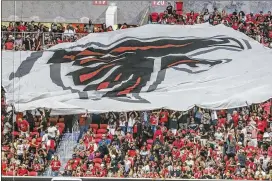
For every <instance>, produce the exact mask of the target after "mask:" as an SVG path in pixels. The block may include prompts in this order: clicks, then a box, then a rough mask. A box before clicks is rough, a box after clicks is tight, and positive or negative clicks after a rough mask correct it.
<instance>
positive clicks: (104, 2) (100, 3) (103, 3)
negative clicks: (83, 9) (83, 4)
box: [93, 1, 108, 5]
mask: <svg viewBox="0 0 272 181" xmlns="http://www.w3.org/2000/svg"><path fill="white" fill-rule="evenodd" d="M107 4H108V1H93V5H107Z"/></svg>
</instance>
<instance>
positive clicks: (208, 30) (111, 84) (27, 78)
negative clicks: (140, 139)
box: [2, 24, 272, 114]
mask: <svg viewBox="0 0 272 181" xmlns="http://www.w3.org/2000/svg"><path fill="white" fill-rule="evenodd" d="M2 66H3V67H2V71H3V72H2V84H3V86H4V88H5V90H6V91H7V93H6V95H7V102H8V103H14V104H15V108H16V109H17V110H18V111H24V110H32V109H35V108H38V107H46V108H52V109H53V112H54V113H55V114H74V113H80V112H85V111H86V109H87V110H89V111H90V112H107V111H131V110H150V109H157V108H168V109H173V110H188V109H190V108H192V107H193V106H195V105H197V106H200V107H203V108H209V109H214V110H216V109H225V108H235V107H240V106H245V105H247V104H252V103H260V102H262V101H266V100H268V99H269V98H271V97H272V96H271V95H272V91H271V90H272V81H271V80H272V75H271V74H272V71H271V68H272V50H271V49H268V48H265V47H264V46H262V45H261V44H259V43H258V42H256V41H254V40H253V39H251V38H249V37H247V36H246V35H244V34H242V33H240V32H237V31H235V30H233V29H231V28H228V27H225V26H224V25H218V26H215V27H214V26H210V25H208V24H201V25H193V26H178V25H177V26H175V25H174V26H172V25H145V26H142V27H138V28H132V29H125V30H119V31H114V32H108V33H99V34H90V35H88V36H86V37H84V38H82V39H80V40H78V41H77V42H74V43H62V44H58V45H56V46H54V47H52V48H50V49H49V50H46V51H43V52H30V51H21V52H11V51H3V53H2Z"/></svg>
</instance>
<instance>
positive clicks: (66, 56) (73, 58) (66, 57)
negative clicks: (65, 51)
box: [63, 55, 76, 60]
mask: <svg viewBox="0 0 272 181" xmlns="http://www.w3.org/2000/svg"><path fill="white" fill-rule="evenodd" d="M63 58H65V59H70V60H75V58H76V56H74V55H64V56H63Z"/></svg>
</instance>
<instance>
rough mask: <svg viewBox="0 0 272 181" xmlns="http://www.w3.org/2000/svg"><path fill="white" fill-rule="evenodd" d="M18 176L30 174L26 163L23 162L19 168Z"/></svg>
mask: <svg viewBox="0 0 272 181" xmlns="http://www.w3.org/2000/svg"><path fill="white" fill-rule="evenodd" d="M17 175H18V176H27V175H28V170H27V169H26V165H25V164H23V165H22V167H21V168H19V169H18V173H17Z"/></svg>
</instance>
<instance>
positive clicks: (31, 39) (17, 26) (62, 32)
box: [1, 21, 135, 51]
mask: <svg viewBox="0 0 272 181" xmlns="http://www.w3.org/2000/svg"><path fill="white" fill-rule="evenodd" d="M132 27H135V25H127V24H126V23H125V24H119V25H117V30H118V29H126V28H132ZM1 31H2V36H1V42H2V44H1V49H5V50H16V51H18V50H32V51H42V50H46V49H48V48H50V47H51V46H54V45H56V44H59V43H63V42H74V41H76V40H78V39H80V38H82V37H84V36H86V35H88V34H89V33H100V32H109V31H113V28H112V26H109V27H106V25H105V24H93V23H92V22H91V21H90V22H89V24H84V26H79V24H78V25H77V26H72V24H67V26H66V27H65V26H64V25H63V24H60V23H58V24H57V23H52V24H51V27H47V26H45V25H44V24H42V23H36V22H34V21H32V22H10V23H9V25H8V26H4V25H2V27H1Z"/></svg>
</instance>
